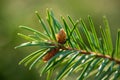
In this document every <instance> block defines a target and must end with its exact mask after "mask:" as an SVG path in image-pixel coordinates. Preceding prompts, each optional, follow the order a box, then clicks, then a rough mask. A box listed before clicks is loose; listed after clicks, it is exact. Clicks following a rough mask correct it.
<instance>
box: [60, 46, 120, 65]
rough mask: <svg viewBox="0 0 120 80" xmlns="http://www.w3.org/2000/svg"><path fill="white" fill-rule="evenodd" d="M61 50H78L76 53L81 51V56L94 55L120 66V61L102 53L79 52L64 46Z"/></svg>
mask: <svg viewBox="0 0 120 80" xmlns="http://www.w3.org/2000/svg"><path fill="white" fill-rule="evenodd" d="M61 49H62V50H76V51H80V53H81V54H86V55H89V54H94V55H95V56H96V57H100V58H106V59H109V60H110V61H114V62H116V64H120V60H118V59H115V58H113V57H111V56H109V55H103V54H101V53H96V52H87V51H85V50H78V49H72V48H66V47H64V46H62V47H61Z"/></svg>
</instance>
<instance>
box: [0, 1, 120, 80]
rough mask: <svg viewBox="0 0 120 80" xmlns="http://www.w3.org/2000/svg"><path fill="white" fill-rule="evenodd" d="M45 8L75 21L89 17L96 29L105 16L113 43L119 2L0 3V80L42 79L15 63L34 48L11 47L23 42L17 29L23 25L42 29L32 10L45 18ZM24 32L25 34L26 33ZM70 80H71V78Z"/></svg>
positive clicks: (118, 23) (119, 17) (119, 15)
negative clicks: (91, 18)
mask: <svg viewBox="0 0 120 80" xmlns="http://www.w3.org/2000/svg"><path fill="white" fill-rule="evenodd" d="M46 8H49V9H50V8H52V9H53V11H54V12H55V15H56V16H57V18H58V19H60V15H63V16H65V15H70V16H71V17H72V18H73V19H74V20H76V19H79V18H80V17H82V18H84V19H85V20H86V17H87V15H92V17H93V20H94V22H95V26H96V28H98V27H99V25H100V24H102V16H104V15H106V16H107V18H108V20H109V23H110V28H111V33H112V39H113V44H115V38H116V33H117V29H118V28H120V0H0V80H43V79H42V78H40V77H39V74H38V72H37V70H36V69H32V70H30V71H29V70H28V68H25V67H24V66H22V65H21V66H19V65H18V62H19V61H20V60H21V59H22V58H23V57H25V56H26V55H28V54H29V53H30V52H32V51H35V49H36V48H20V49H14V47H15V46H16V45H18V44H20V43H22V42H24V40H22V39H21V38H20V37H18V36H17V33H18V32H23V33H25V32H26V31H21V29H19V28H18V26H19V25H26V26H30V27H32V28H35V29H37V30H41V28H40V25H39V23H38V19H37V17H36V15H35V13H34V12H35V11H36V10H37V11H39V12H40V14H41V16H42V17H43V18H44V19H45V12H46ZM26 33H27V32H26ZM71 80H72V78H71Z"/></svg>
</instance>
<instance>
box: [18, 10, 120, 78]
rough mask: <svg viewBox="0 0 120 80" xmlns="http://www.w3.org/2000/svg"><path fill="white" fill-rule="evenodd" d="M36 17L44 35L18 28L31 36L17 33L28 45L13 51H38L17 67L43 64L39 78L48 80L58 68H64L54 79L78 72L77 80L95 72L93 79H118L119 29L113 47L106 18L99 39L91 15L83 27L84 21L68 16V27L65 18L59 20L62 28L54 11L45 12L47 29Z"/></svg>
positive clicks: (24, 27)
mask: <svg viewBox="0 0 120 80" xmlns="http://www.w3.org/2000/svg"><path fill="white" fill-rule="evenodd" d="M36 15H37V17H38V19H39V22H40V24H41V26H42V28H43V30H44V32H39V31H38V30H34V29H32V28H29V27H26V26H20V28H22V29H25V30H28V31H30V32H32V33H33V34H32V35H24V34H21V33H18V35H19V36H21V37H22V38H24V39H26V40H28V42H26V43H23V44H21V45H19V46H17V47H16V48H19V47H28V46H38V47H40V49H39V50H37V51H35V52H33V53H31V54H30V55H28V56H27V57H25V58H24V59H22V60H21V61H20V62H19V64H22V63H24V64H25V66H27V65H30V67H29V69H32V68H33V67H34V66H36V65H39V64H46V65H45V66H41V75H43V74H44V73H48V76H47V80H50V79H51V76H52V74H54V70H55V69H56V68H57V67H58V66H61V65H63V67H62V68H61V69H60V71H59V73H58V74H57V75H56V76H55V77H56V78H55V80H61V79H63V78H65V77H67V76H70V75H71V73H74V72H81V73H80V74H79V75H78V77H77V78H76V79H77V80H83V79H87V78H89V77H90V76H91V74H93V73H94V71H96V72H95V74H94V75H92V77H94V80H96V79H97V80H103V79H104V80H109V79H113V80H116V79H119V78H120V30H118V34H117V39H116V47H115V48H114V47H113V44H112V39H111V34H110V28H109V24H108V21H107V18H106V17H103V22H104V26H105V29H103V28H102V27H101V26H100V32H101V37H100V38H98V36H97V32H96V29H95V25H94V22H93V20H92V17H91V16H88V21H89V25H86V23H85V22H84V20H83V19H80V20H77V21H74V20H72V18H71V17H70V16H68V19H69V21H70V23H71V25H68V23H67V21H66V20H65V18H64V17H61V20H62V21H63V25H62V24H61V23H60V22H59V21H58V20H57V19H56V18H55V16H54V14H53V12H52V11H51V10H47V22H48V25H49V26H46V24H45V22H44V20H43V19H42V18H41V17H40V15H39V14H38V12H37V11H36ZM88 26H90V30H88ZM81 33H82V34H81ZM81 35H82V36H81ZM83 36H84V38H83ZM84 39H86V40H84ZM86 42H87V44H86ZM41 60H42V61H41Z"/></svg>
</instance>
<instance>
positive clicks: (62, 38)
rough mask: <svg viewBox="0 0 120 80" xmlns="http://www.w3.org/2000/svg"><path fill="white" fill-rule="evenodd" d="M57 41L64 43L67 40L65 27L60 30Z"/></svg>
mask: <svg viewBox="0 0 120 80" xmlns="http://www.w3.org/2000/svg"><path fill="white" fill-rule="evenodd" d="M56 39H57V42H58V43H60V44H64V43H65V42H66V32H65V31H64V29H60V32H59V33H58V34H57V35H56Z"/></svg>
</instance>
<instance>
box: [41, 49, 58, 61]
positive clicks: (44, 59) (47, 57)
mask: <svg viewBox="0 0 120 80" xmlns="http://www.w3.org/2000/svg"><path fill="white" fill-rule="evenodd" d="M58 51H59V48H54V49H51V50H50V51H49V52H48V53H47V54H46V55H45V56H44V57H43V61H44V62H47V61H48V60H49V59H51V58H52V57H53V56H54V55H55V54H56V53H57V52H58Z"/></svg>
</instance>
